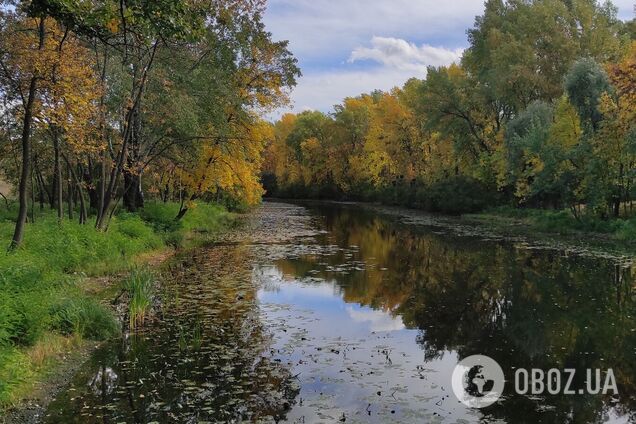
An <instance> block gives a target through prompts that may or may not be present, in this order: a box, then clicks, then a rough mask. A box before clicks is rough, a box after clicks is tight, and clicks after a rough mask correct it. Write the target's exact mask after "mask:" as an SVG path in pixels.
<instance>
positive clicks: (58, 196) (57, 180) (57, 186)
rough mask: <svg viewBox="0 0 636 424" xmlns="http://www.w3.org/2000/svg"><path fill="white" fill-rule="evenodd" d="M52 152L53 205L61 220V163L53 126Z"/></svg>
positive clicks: (57, 133) (62, 203)
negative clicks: (53, 174)
mask: <svg viewBox="0 0 636 424" xmlns="http://www.w3.org/2000/svg"><path fill="white" fill-rule="evenodd" d="M53 153H54V159H55V163H54V173H55V178H54V180H53V181H54V184H55V187H54V190H53V192H54V193H55V196H54V197H55V207H56V209H57V219H58V220H59V221H61V220H62V219H63V218H64V197H63V193H62V164H61V161H60V135H59V132H58V130H57V128H53Z"/></svg>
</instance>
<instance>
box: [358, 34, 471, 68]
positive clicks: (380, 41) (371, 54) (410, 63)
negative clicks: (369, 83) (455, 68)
mask: <svg viewBox="0 0 636 424" xmlns="http://www.w3.org/2000/svg"><path fill="white" fill-rule="evenodd" d="M463 51H464V49H454V50H449V49H445V48H443V47H434V46H431V45H428V44H423V45H421V46H419V47H418V46H416V45H415V44H413V43H409V42H408V41H406V40H402V39H400V38H390V37H373V38H372V39H371V47H357V48H355V49H354V50H353V52H352V53H351V56H350V57H349V62H351V63H353V62H355V61H358V60H373V61H375V62H378V63H381V64H383V65H385V66H387V67H391V68H396V69H400V70H404V71H415V72H420V73H425V72H426V68H427V67H428V66H441V65H448V64H450V63H453V62H459V60H460V58H461V56H462V52H463Z"/></svg>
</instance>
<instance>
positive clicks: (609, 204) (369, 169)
mask: <svg viewBox="0 0 636 424" xmlns="http://www.w3.org/2000/svg"><path fill="white" fill-rule="evenodd" d="M468 39H469V43H470V46H469V47H468V49H467V50H466V51H465V52H464V55H463V57H462V59H461V63H459V64H453V65H451V66H447V67H439V68H433V67H431V68H429V69H428V73H427V76H426V78H425V79H423V80H420V79H415V78H414V79H411V80H410V81H408V82H407V83H406V84H405V85H404V86H403V87H402V88H395V89H393V90H392V91H391V92H388V93H387V92H380V91H376V92H373V93H371V94H364V95H361V96H358V97H355V98H347V99H345V100H344V102H343V103H342V104H340V105H337V106H335V111H334V112H333V113H331V114H324V113H321V112H315V111H309V112H303V113H300V114H297V115H292V114H288V115H285V116H283V117H282V119H280V121H278V122H277V123H276V124H275V141H274V142H273V143H272V144H271V145H269V146H268V149H267V152H266V155H267V159H266V160H265V165H266V166H265V169H264V181H265V183H266V188H267V190H268V192H269V193H270V194H271V195H276V196H287V197H319V198H336V199H362V200H373V201H382V202H386V203H394V204H402V205H409V206H415V207H420V208H424V209H427V210H431V211H441V212H450V213H462V212H470V211H478V210H481V209H484V208H486V207H490V206H494V205H497V204H506V205H513V206H515V207H537V208H555V209H569V210H570V211H571V212H572V214H574V216H575V217H576V218H577V219H579V218H580V217H581V216H584V215H585V216H594V217H596V218H598V217H600V218H609V217H613V216H618V215H619V214H621V213H623V212H624V211H627V212H630V211H631V210H632V206H631V201H632V200H633V199H634V196H635V195H636V186H635V184H634V183H635V178H636V169H635V165H636V41H634V40H636V23H635V22H634V21H631V22H622V21H620V20H619V19H618V18H617V9H616V8H615V7H614V6H613V5H612V4H611V3H610V2H607V3H604V4H602V5H601V4H599V3H597V2H596V1H594V0H523V1H522V0H509V1H502V0H488V1H487V2H486V6H485V12H484V15H483V16H479V17H477V18H476V21H475V26H474V28H472V29H470V30H468Z"/></svg>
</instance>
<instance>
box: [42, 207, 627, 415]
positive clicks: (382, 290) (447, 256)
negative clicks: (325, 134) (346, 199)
mask: <svg viewBox="0 0 636 424" xmlns="http://www.w3.org/2000/svg"><path fill="white" fill-rule="evenodd" d="M635 272H636V270H635V269H633V268H631V267H630V266H625V265H623V264H618V263H616V262H615V261H613V260H611V259H601V258H591V257H584V256H578V255H574V256H573V255H568V254H565V253H564V252H561V251H558V250H547V249H535V248H530V247H528V246H527V245H520V244H515V243H512V242H506V241H486V240H483V239H480V238H478V237H465V236H463V237H460V236H456V235H453V231H452V229H451V228H449V229H447V230H444V229H442V228H440V227H435V228H431V227H427V226H416V225H410V224H406V223H402V222H400V219H399V217H396V216H393V217H388V216H383V215H380V214H378V213H376V212H371V211H363V210H360V208H359V207H356V206H352V205H349V206H346V205H333V204H329V205H313V206H306V207H304V206H294V205H287V204H280V203H266V204H265V205H264V206H263V207H262V208H261V209H260V210H259V211H258V212H256V213H254V214H253V216H252V217H251V219H250V222H249V223H248V224H247V225H246V228H245V229H243V230H242V231H237V232H236V233H233V234H232V235H231V237H228V239H227V240H225V241H224V242H222V243H219V244H218V245H215V246H211V247H207V248H203V249H199V250H196V251H194V252H190V253H188V254H185V255H182V256H180V257H178V258H177V259H176V260H174V261H173V262H172V263H171V265H170V269H169V270H167V271H166V272H164V275H163V279H164V288H163V291H164V292H163V293H162V298H163V307H162V311H161V316H160V317H159V318H160V319H158V320H156V321H155V322H153V323H152V324H150V325H149V326H148V327H147V328H146V329H145V330H144V331H143V332H140V333H137V334H128V335H126V336H125V337H124V338H122V340H118V341H114V342H112V343H110V344H108V345H106V346H104V347H103V348H102V349H100V350H99V351H98V352H97V353H96V354H95V355H94V356H93V358H92V359H91V360H90V361H89V362H88V363H87V364H86V365H85V366H84V368H83V369H82V371H81V372H79V373H78V375H77V376H76V377H75V379H74V381H73V383H72V384H71V386H70V387H69V388H68V389H67V390H66V391H65V392H64V393H62V394H61V395H60V396H59V397H58V399H57V400H56V401H55V402H54V403H53V404H52V405H51V406H50V407H49V411H48V412H47V418H46V420H45V421H46V422H50V423H93V422H94V423H124V422H126V423H151V422H161V423H163V422H174V423H202V422H293V423H318V422H324V423H337V422H346V423H350V422H372V423H382V422H400V423H411V422H413V423H415V422H417V423H429V422H432V423H434V422H443V423H473V422H480V423H597V422H610V423H630V422H636V319H635V316H636V315H635V314H636V294H635V286H634V281H635V280H634V273H635ZM473 354H483V355H488V356H490V357H492V358H494V359H496V360H497V361H498V362H499V363H500V364H501V366H502V368H503V369H504V372H505V374H506V378H507V379H508V380H509V381H508V382H507V385H506V391H505V393H504V397H503V398H502V399H501V400H500V401H499V402H497V403H496V404H494V405H492V406H490V407H488V408H486V409H483V410H473V409H469V408H467V407H465V406H464V405H463V404H461V403H459V402H458V400H457V399H456V398H455V397H454V395H453V393H452V390H451V387H450V378H451V374H452V371H453V368H454V366H455V365H456V364H457V362H458V361H460V360H461V359H463V358H465V357H467V356H470V355H473ZM519 367H523V368H540V369H544V370H547V369H550V368H559V369H564V368H574V369H576V370H578V371H579V372H578V373H577V376H576V378H575V386H576V388H579V387H584V386H582V384H583V377H584V376H585V372H584V370H586V369H588V368H589V369H591V368H601V369H608V368H612V369H613V371H614V374H615V376H616V381H617V385H618V389H619V395H618V396H612V395H576V396H573V395H546V396H534V397H532V396H521V395H516V394H514V392H513V387H514V385H513V382H512V377H513V375H514V371H515V369H517V368H519Z"/></svg>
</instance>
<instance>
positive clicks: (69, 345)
mask: <svg viewBox="0 0 636 424" xmlns="http://www.w3.org/2000/svg"><path fill="white" fill-rule="evenodd" d="M177 210H178V205H176V204H161V203H151V204H148V205H147V207H146V208H145V209H144V210H143V211H142V212H141V213H140V214H118V215H117V216H115V217H114V219H113V221H112V223H111V225H110V228H109V231H107V232H105V233H101V232H97V231H95V230H94V229H93V227H92V226H90V225H86V226H80V225H79V224H76V223H73V222H63V223H62V224H59V223H58V222H57V219H56V218H55V217H54V216H53V215H54V214H53V213H52V212H49V211H39V212H37V213H36V215H35V222H34V223H31V224H29V227H28V231H27V234H26V238H25V242H24V245H23V246H22V247H21V248H20V249H19V250H18V251H17V252H15V253H12V254H10V255H6V256H3V257H0V270H1V271H0V417H2V416H5V413H6V416H5V418H4V420H9V421H8V422H12V421H10V420H11V417H12V416H13V417H14V418H15V420H14V421H13V422H25V421H24V419H23V418H24V417H25V416H28V415H33V414H37V411H38V410H42V408H43V407H44V406H45V404H46V403H47V401H48V400H50V399H51V398H52V397H53V396H54V393H55V392H56V389H57V388H59V387H60V386H61V385H63V384H64V382H65V381H67V379H68V377H69V376H71V375H73V374H74V371H75V369H76V368H77V366H79V365H80V364H81V363H82V362H83V360H82V359H83V358H85V357H86V356H88V353H90V352H91V351H92V350H93V349H94V348H95V347H96V346H98V345H99V343H100V342H101V341H102V340H106V339H108V338H111V337H114V336H117V335H118V333H119V332H120V331H121V328H122V320H123V317H122V315H126V314H127V309H128V308H127V307H125V306H124V307H122V305H119V306H118V307H116V306H115V305H114V303H115V302H113V300H114V298H115V297H117V296H118V294H120V293H121V292H122V286H123V285H124V284H125V283H124V280H125V278H126V276H127V275H128V274H129V272H130V270H131V269H138V268H140V267H144V266H145V267H150V268H153V269H156V268H157V267H158V266H159V265H160V263H161V262H163V261H164V260H165V259H167V258H168V257H170V256H171V255H172V254H173V253H174V252H175V251H176V250H178V249H183V248H187V247H190V246H195V245H198V244H201V243H205V242H208V241H211V240H213V239H214V238H215V237H216V236H217V235H218V234H219V233H221V232H222V231H223V230H224V229H226V228H228V227H229V226H231V224H232V222H233V221H234V217H233V215H232V214H230V213H228V212H227V211H226V210H225V209H223V208H222V207H220V206H216V205H205V204H202V205H198V207H197V208H194V209H192V210H191V211H190V212H189V213H188V214H187V215H186V217H185V218H184V219H183V220H182V221H180V222H175V221H174V216H176V213H177ZM13 213H14V211H13V210H11V209H10V210H6V209H5V210H2V212H0V242H3V241H6V244H7V245H8V243H9V240H10V234H11V229H12V222H11V220H12V217H13ZM122 311H123V312H122ZM17 405H20V407H18V408H17V409H16V408H15V407H16V406H17ZM9 409H14V411H13V413H8V411H9Z"/></svg>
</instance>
